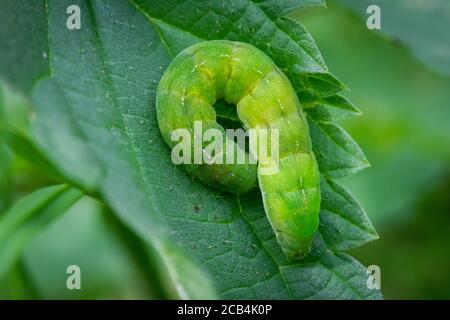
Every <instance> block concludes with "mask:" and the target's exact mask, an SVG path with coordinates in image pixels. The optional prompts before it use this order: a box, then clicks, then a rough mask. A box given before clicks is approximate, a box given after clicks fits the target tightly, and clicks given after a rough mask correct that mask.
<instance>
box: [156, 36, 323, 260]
mask: <svg viewBox="0 0 450 320" xmlns="http://www.w3.org/2000/svg"><path fill="white" fill-rule="evenodd" d="M218 99H224V100H225V101H226V102H228V103H230V104H234V105H235V106H236V107H237V114H238V116H239V119H240V120H241V122H242V124H243V126H244V128H246V129H257V130H259V129H268V130H272V129H278V133H279V145H278V146H277V147H278V153H277V154H278V157H275V156H272V155H273V154H274V152H271V151H272V150H269V152H268V153H267V154H268V156H266V155H263V154H259V153H258V154H257V156H258V161H259V163H258V165H255V164H251V163H248V162H246V163H245V164H243V165H242V164H219V163H212V164H211V163H210V164H205V163H204V164H200V165H191V164H187V165H186V167H187V169H188V171H189V172H190V173H191V174H193V175H194V176H196V177H197V178H198V179H199V180H201V181H202V182H203V183H205V184H207V185H210V186H213V187H216V188H220V189H223V190H226V191H228V192H232V193H236V194H242V193H245V192H247V191H248V190H249V189H251V188H252V187H254V186H255V185H257V184H259V187H260V189H261V194H262V198H263V203H264V209H265V212H266V214H267V217H268V219H269V221H270V223H271V225H272V228H273V230H274V232H275V235H276V237H277V240H278V243H279V244H280V246H281V248H282V249H283V251H284V252H285V254H286V255H287V256H288V257H289V258H294V259H295V258H301V257H303V256H304V255H305V254H307V253H308V252H309V250H310V246H311V241H312V238H313V235H314V233H315V232H316V230H317V228H318V225H319V210H320V187H319V184H320V176H319V169H318V166H317V162H316V159H315V156H314V153H313V151H312V149H311V139H310V135H309V129H308V124H307V121H306V119H305V116H304V114H303V110H302V108H301V106H300V103H299V100H298V97H297V95H296V93H295V91H294V89H293V87H292V85H291V83H290V81H289V80H288V78H287V77H286V76H285V75H284V74H283V72H282V71H281V70H280V69H279V68H278V67H277V66H276V65H275V64H274V62H273V61H272V60H271V59H270V58H269V57H268V56H267V55H265V54H264V53H263V52H262V51H260V50H259V49H257V48H255V47H253V46H251V45H249V44H246V43H241V42H231V41H226V40H215V41H208V42H202V43H199V44H195V45H193V46H191V47H189V48H187V49H185V50H184V51H182V52H181V53H180V54H179V55H178V56H177V57H176V58H175V59H174V60H173V61H172V62H171V64H170V65H169V67H168V69H167V70H166V71H165V73H164V75H163V77H162V78H161V81H160V83H159V86H158V90H157V97H156V109H157V116H158V123H159V126H160V130H161V133H162V135H163V138H164V140H165V141H166V143H167V144H168V145H169V146H171V147H174V145H175V144H176V142H173V141H172V139H171V136H172V133H173V132H174V130H176V129H179V128H185V129H188V130H189V131H190V132H191V133H192V134H193V135H194V131H195V130H194V126H195V123H196V122H198V121H200V122H201V123H202V128H201V130H202V131H201V132H202V133H203V132H205V131H206V130H208V129H211V128H215V129H219V130H220V131H221V132H222V133H223V141H224V144H223V147H222V149H221V150H220V151H219V153H220V152H223V153H226V152H227V150H226V148H225V143H226V142H228V143H230V144H233V143H234V144H235V147H236V148H239V146H237V145H236V143H235V142H234V141H230V139H229V138H228V137H227V136H226V135H225V130H224V128H223V127H221V126H220V125H219V124H218V123H217V119H216V113H215V109H214V107H213V106H214V103H215V102H216V101H217V100H218ZM195 138H196V137H194V139H195ZM227 140H228V141H227ZM269 145H270V144H269ZM258 152H259V151H258ZM263 156H264V157H263ZM271 165H274V166H277V168H278V170H277V171H276V172H275V173H272V174H265V173H264V170H263V169H264V168H265V167H266V166H269V167H270V166H271Z"/></svg>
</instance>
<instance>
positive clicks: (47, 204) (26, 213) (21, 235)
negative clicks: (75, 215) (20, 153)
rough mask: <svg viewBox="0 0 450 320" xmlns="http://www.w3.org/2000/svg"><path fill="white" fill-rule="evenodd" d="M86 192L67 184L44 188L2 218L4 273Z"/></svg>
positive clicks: (0, 272) (0, 240) (0, 243)
mask: <svg viewBox="0 0 450 320" xmlns="http://www.w3.org/2000/svg"><path fill="white" fill-rule="evenodd" d="M82 195H83V193H82V192H81V191H79V190H77V189H73V188H70V187H68V186H66V185H59V186H52V187H47V188H43V189H40V190H38V191H36V192H34V193H32V194H30V195H28V196H26V197H25V198H23V199H22V200H20V201H19V202H18V203H17V204H16V205H14V206H13V207H12V208H11V209H10V210H8V211H7V212H6V213H5V215H3V216H2V217H1V218H0V277H2V275H3V274H4V273H5V272H7V271H8V270H9V268H11V267H12V266H13V264H14V262H15V261H16V259H17V258H18V257H19V256H20V253H21V250H22V248H23V247H24V245H25V244H26V243H27V242H28V241H29V240H31V239H32V237H33V236H35V235H36V234H38V233H39V232H40V231H42V230H43V229H45V228H46V227H47V225H48V224H50V223H51V222H53V221H54V220H55V219H57V218H58V217H59V216H60V215H62V214H63V213H64V212H66V210H67V209H68V208H70V206H72V204H73V203H75V202H76V201H77V200H78V199H80V198H81V196H82Z"/></svg>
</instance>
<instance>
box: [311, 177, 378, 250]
mask: <svg viewBox="0 0 450 320" xmlns="http://www.w3.org/2000/svg"><path fill="white" fill-rule="evenodd" d="M321 193H322V202H321V207H320V233H321V235H322V237H323V239H324V241H325V242H326V244H327V246H328V247H329V248H331V249H333V250H337V251H343V250H348V249H352V248H356V247H359V246H362V245H363V244H365V243H367V242H369V241H373V240H376V239H378V234H377V232H376V231H375V228H374V227H373V225H372V223H371V222H370V220H369V218H368V217H367V214H366V212H365V211H364V209H363V208H362V207H361V205H360V204H359V203H358V202H357V201H356V200H355V199H354V198H353V196H352V195H351V194H350V193H349V192H348V191H347V190H346V189H345V188H344V187H342V186H340V185H338V184H337V183H335V182H333V181H331V180H326V179H322V181H321Z"/></svg>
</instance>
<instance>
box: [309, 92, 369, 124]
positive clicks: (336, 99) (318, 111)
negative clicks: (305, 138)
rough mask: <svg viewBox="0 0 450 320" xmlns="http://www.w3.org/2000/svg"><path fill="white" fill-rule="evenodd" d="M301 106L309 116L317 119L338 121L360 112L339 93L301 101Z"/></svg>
mask: <svg viewBox="0 0 450 320" xmlns="http://www.w3.org/2000/svg"><path fill="white" fill-rule="evenodd" d="M302 106H303V107H304V108H305V110H306V112H308V115H309V116H310V117H311V118H313V119H314V120H318V121H321V120H322V121H338V120H342V119H345V118H348V117H352V116H356V115H360V114H361V111H360V110H359V109H358V108H356V107H355V106H354V105H353V104H352V103H351V102H350V101H348V100H347V99H346V98H344V97H342V96H340V95H334V96H330V97H326V98H315V99H313V100H312V101H309V102H304V103H302Z"/></svg>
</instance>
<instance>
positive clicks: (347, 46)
mask: <svg viewBox="0 0 450 320" xmlns="http://www.w3.org/2000/svg"><path fill="white" fill-rule="evenodd" d="M369 4H378V5H379V6H380V7H381V14H382V16H381V17H382V20H381V26H382V29H381V30H369V29H368V28H367V27H366V18H367V16H368V15H367V14H366V12H365V10H366V8H367V6H368V5H369ZM291 18H294V19H299V20H300V21H301V22H302V23H303V24H304V25H305V26H306V27H307V29H308V30H309V31H310V32H311V33H312V35H313V37H314V39H315V41H316V43H317V45H318V47H319V48H320V50H321V51H322V54H323V56H324V59H325V61H326V63H327V65H328V66H329V69H330V71H331V72H332V73H333V74H335V75H336V76H337V77H338V78H340V79H341V80H342V81H343V82H344V83H345V84H346V85H347V86H348V87H349V88H350V89H351V91H350V90H348V91H347V92H345V93H344V95H345V96H346V97H347V98H349V99H350V100H351V101H352V102H353V103H354V104H355V105H356V106H357V107H358V108H360V109H361V110H362V112H363V115H362V116H359V117H356V118H352V119H349V120H345V121H342V122H341V123H340V124H341V125H343V127H344V128H345V129H346V130H348V132H349V133H350V134H351V135H352V136H353V137H354V138H355V140H356V141H357V142H358V143H359V144H360V145H361V147H362V149H363V150H364V151H365V153H366V155H367V157H368V159H369V161H370V162H371V164H372V167H371V168H369V169H367V170H365V171H363V172H362V173H359V174H357V175H355V176H352V177H349V178H345V179H342V180H341V182H342V183H343V184H344V185H346V186H347V187H348V188H349V189H350V190H351V191H352V193H353V194H354V195H355V196H356V198H357V199H359V201H360V202H361V203H362V204H363V206H364V207H365V208H366V210H367V212H368V214H369V217H370V218H371V219H372V221H373V222H374V224H375V227H376V228H377V231H378V233H379V235H380V240H378V241H375V242H373V243H370V244H368V245H366V246H363V247H361V248H358V249H357V250H353V252H351V254H352V255H354V256H355V257H356V258H357V259H359V260H360V261H361V262H362V263H363V264H365V265H379V266H380V268H381V279H382V280H381V281H382V282H381V285H382V291H383V294H384V297H385V298H386V299H408V298H411V299H450V249H449V245H450V148H449V143H450V125H449V124H450V37H449V36H448V31H449V30H450V2H448V1H446V0H430V1H426V0H421V1H418V0H394V1H393V0H384V1H382V0H378V1H375V0H374V1H365V0H361V1H359V0H335V1H328V8H327V9H326V8H313V9H307V10H301V11H299V12H296V13H294V14H292V15H291ZM0 113H1V114H0V119H3V120H4V121H5V122H8V123H10V124H13V125H14V127H15V128H18V129H19V130H20V131H22V132H23V133H25V134H28V121H29V119H32V118H33V114H32V112H31V111H30V108H29V107H28V106H27V104H26V102H25V101H24V100H23V99H22V98H21V97H20V96H17V95H16V94H15V93H13V92H12V91H11V90H10V89H8V88H7V87H6V86H5V85H2V90H1V97H0ZM1 139H2V137H1V136H0V140H1ZM0 159H1V162H0V212H3V211H4V210H5V208H7V207H8V206H9V205H10V204H11V203H13V202H14V201H15V200H17V199H19V198H20V197H21V196H23V195H24V194H27V193H28V192H30V191H32V190H35V189H36V188H38V187H41V186H45V185H48V184H49V183H51V182H52V178H51V177H48V175H46V174H45V173H43V172H41V171H40V170H39V169H38V168H36V167H33V166H32V165H30V164H29V163H28V162H26V161H24V160H22V159H20V158H18V157H16V156H14V155H13V154H12V153H11V152H10V150H7V149H6V148H4V147H2V146H1V144H0ZM105 210H106V209H105V208H104V207H102V205H101V204H99V203H98V202H96V201H95V200H92V199H90V198H85V199H83V200H82V201H80V202H78V203H77V204H76V205H75V206H74V207H72V209H71V210H70V211H69V212H68V214H66V215H64V217H63V218H62V219H59V220H58V221H57V222H56V223H54V224H52V225H51V227H50V228H48V229H47V230H46V231H45V232H44V233H42V234H40V235H39V236H38V237H37V238H36V239H35V240H33V241H32V243H30V244H29V245H28V246H27V248H26V250H25V255H24V256H23V258H22V259H21V261H20V262H19V263H18V264H17V265H16V267H15V268H14V270H12V271H11V273H10V275H9V276H8V277H5V278H4V279H3V280H1V281H0V298H58V299H79V298H152V297H158V292H155V291H154V290H152V288H151V287H149V286H147V285H146V283H148V282H149V281H143V280H144V279H145V277H146V275H144V274H142V272H141V271H140V270H142V268H139V263H140V261H138V260H137V259H136V257H135V255H134V254H133V248H130V247H126V246H125V245H124V242H123V241H121V239H120V237H121V236H123V230H117V228H118V226H117V223H116V222H115V221H111V220H110V219H111V218H110V217H111V215H108V214H105ZM55 239H57V241H55ZM75 262H76V264H78V265H79V266H80V267H81V269H82V270H84V271H83V272H84V275H83V283H82V287H83V289H84V290H81V291H76V290H75V291H69V290H67V289H66V287H65V280H66V278H67V275H66V273H65V272H64V270H65V267H66V266H67V265H68V264H71V263H74V264H75ZM30 266H32V268H31V267H30ZM147 280H148V279H147Z"/></svg>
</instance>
